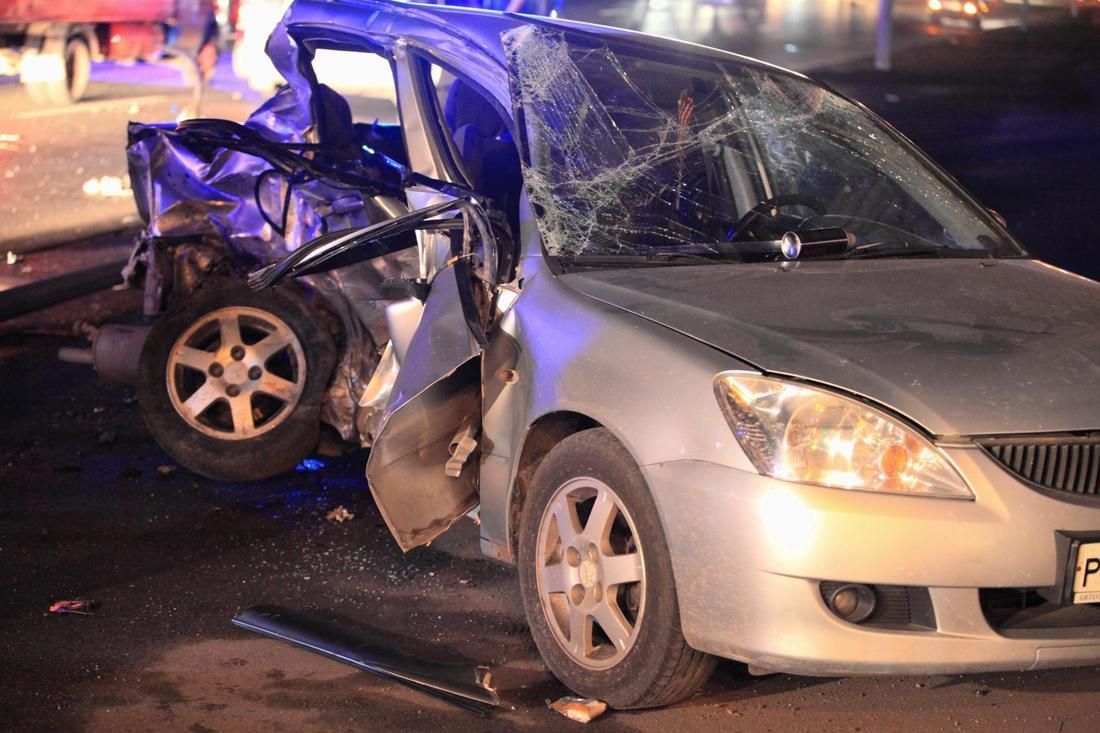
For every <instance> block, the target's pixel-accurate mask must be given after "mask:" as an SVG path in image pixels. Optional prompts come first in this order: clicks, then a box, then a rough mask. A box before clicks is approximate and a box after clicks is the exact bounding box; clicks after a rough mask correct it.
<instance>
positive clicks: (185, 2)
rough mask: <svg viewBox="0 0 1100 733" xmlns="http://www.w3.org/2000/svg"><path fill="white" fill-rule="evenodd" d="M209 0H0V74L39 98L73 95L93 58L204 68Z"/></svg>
mask: <svg viewBox="0 0 1100 733" xmlns="http://www.w3.org/2000/svg"><path fill="white" fill-rule="evenodd" d="M216 37H217V22H216V19H215V0H0V75H16V74H18V75H19V78H20V81H21V82H22V83H23V84H24V86H25V87H26V88H27V91H28V92H29V93H30V94H31V96H32V97H33V98H34V99H35V100H36V101H38V102H40V103H43V104H68V103H71V102H75V101H78V100H79V99H80V98H81V97H82V96H83V95H84V93H85V91H86V90H87V87H88V78H89V73H90V70H91V62H92V61H102V60H108V61H122V62H134V61H151V60H158V59H162V58H166V57H173V58H182V59H187V60H188V61H189V63H191V64H193V65H194V67H195V69H196V70H197V71H199V72H200V76H202V75H205V73H208V71H209V69H210V68H212V66H213V59H214V57H215V56H216V50H215V44H216Z"/></svg>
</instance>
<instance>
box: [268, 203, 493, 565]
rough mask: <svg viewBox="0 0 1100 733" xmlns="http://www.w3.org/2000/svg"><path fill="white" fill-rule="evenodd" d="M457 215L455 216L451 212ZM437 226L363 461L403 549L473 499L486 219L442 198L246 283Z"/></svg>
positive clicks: (488, 263) (422, 540)
mask: <svg viewBox="0 0 1100 733" xmlns="http://www.w3.org/2000/svg"><path fill="white" fill-rule="evenodd" d="M455 213H457V214H460V217H459V218H453V215H454V214H455ZM440 232H442V233H446V234H449V235H450V237H451V243H452V244H451V253H450V255H451V256H450V257H449V258H447V260H446V261H445V263H444V264H443V266H442V267H441V269H439V271H438V272H437V273H436V275H435V276H434V278H433V279H432V281H431V283H430V284H428V285H425V284H423V283H421V282H413V281H407V282H402V283H400V284H398V285H397V286H395V289H401V287H402V286H404V290H405V291H406V294H407V295H408V296H410V297H413V296H415V297H418V298H420V299H422V300H423V313H422V315H421V317H420V323H419V326H418V327H417V329H416V331H415V333H414V334H413V336H412V339H411V340H410V342H409V345H408V348H407V349H406V352H405V355H404V358H403V359H402V360H401V367H400V369H399V371H398V373H397V377H396V379H395V380H394V383H393V387H392V389H391V392H390V397H389V401H388V402H387V404H386V407H385V409H384V411H383V414H382V419H381V422H380V427H379V429H378V433H377V436H376V437H375V440H374V445H373V447H372V449H371V455H370V459H369V461H368V463H367V478H368V481H369V483H370V488H371V492H372V493H373V494H374V498H375V501H376V502H377V504H378V507H379V509H381V511H382V516H383V517H384V518H385V520H386V523H387V524H388V525H389V528H390V531H391V532H392V533H393V536H394V538H395V539H396V540H397V542H398V544H399V545H400V546H401V548H402V549H403V550H405V551H408V550H410V549H412V548H413V547H417V546H419V545H423V544H427V543H428V542H430V541H431V540H432V539H434V538H435V537H436V536H438V535H439V534H441V533H442V532H443V531H445V530H446V529H447V528H448V527H450V526H451V524H453V523H454V521H455V520H456V519H458V518H459V517H461V516H462V515H463V514H465V513H466V512H468V511H470V509H472V508H473V507H474V506H476V505H477V503H478V486H477V477H478V461H477V460H476V458H477V441H478V437H479V432H480V421H481V352H482V349H483V347H484V344H485V330H486V327H487V325H488V318H489V313H490V309H489V307H488V305H489V302H490V299H491V298H490V295H491V294H490V291H489V289H490V287H491V285H492V280H493V278H492V277H491V276H489V275H487V273H493V272H495V270H496V266H497V264H496V256H495V252H496V247H495V241H494V232H493V228H492V225H491V223H490V221H489V218H488V217H487V216H486V215H485V212H484V211H483V210H482V209H481V207H480V206H479V205H477V204H476V203H474V202H473V201H471V200H469V199H468V198H458V199H453V200H448V201H444V202H441V203H438V204H434V205H432V206H428V207H425V208H423V209H418V210H417V211H413V212H411V213H409V214H406V215H405V216H401V217H398V218H396V219H391V220H388V221H385V222H382V223H380V224H375V225H373V226H369V227H364V228H363V229H359V230H351V231H343V232H333V233H331V234H327V235H325V236H323V237H319V238H318V239H316V240H314V241H313V242H310V243H309V244H307V245H305V246H304V247H302V248H301V249H299V250H297V251H295V252H294V253H292V254H291V255H290V256H288V257H287V258H285V259H284V260H282V261H281V262H279V263H276V264H274V265H271V266H269V267H266V268H264V269H262V270H258V271H256V272H254V273H253V274H252V275H251V276H250V277H249V284H250V285H251V286H252V287H253V288H262V287H270V286H272V285H275V284H277V283H279V282H282V281H283V280H285V279H287V278H291V277H297V276H299V275H306V274H312V273H315V272H320V271H324V270H329V269H334V268H337V267H344V266H347V265H351V264H354V263H356V262H361V261H363V260H366V259H370V258H373V257H380V256H384V255H386V254H390V253H392V252H395V251H397V250H399V249H402V248H405V247H410V246H414V245H415V240H414V239H412V236H411V235H413V234H414V233H415V234H418V235H424V234H434V233H440Z"/></svg>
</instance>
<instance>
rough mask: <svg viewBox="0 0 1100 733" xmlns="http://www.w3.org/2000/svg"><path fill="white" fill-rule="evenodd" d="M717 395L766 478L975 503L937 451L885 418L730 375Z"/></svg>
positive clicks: (808, 391)
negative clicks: (940, 497)
mask: <svg viewBox="0 0 1100 733" xmlns="http://www.w3.org/2000/svg"><path fill="white" fill-rule="evenodd" d="M714 391H715V394H716V395H717V396H718V403H719V405H721V407H722V413H723V414H724V415H725V416H726V421H727V422H729V425H730V428H731V429H732V430H733V434H734V435H735V436H736V437H737V441H738V442H739V443H740V444H741V447H742V448H743V449H744V451H745V453H746V454H747V455H748V457H749V459H750V460H751V461H752V462H753V465H755V466H756V469H757V470H758V471H760V473H762V474H764V475H765V476H771V477H773V478H778V479H784V480H787V481H798V482H801V483H807V484H818V485H820V486H829V487H833V488H837V489H854V490H858V491H880V492H893V493H899V494H913V495H917V496H943V497H950V498H962V499H972V498H973V496H974V495H973V494H972V493H971V492H970V489H968V488H967V486H966V483H965V482H964V481H963V480H962V478H961V477H960V476H959V474H958V473H957V472H956V471H955V469H954V468H952V466H951V465H950V464H949V463H948V462H947V459H946V458H944V456H943V454H942V453H941V452H940V451H939V449H937V448H936V447H935V446H934V445H932V443H930V442H929V441H928V440H926V439H925V438H924V437H922V436H921V435H919V434H918V433H917V432H916V431H914V430H913V429H912V428H909V427H907V426H905V425H903V424H902V423H901V422H899V421H898V420H896V419H895V418H892V417H890V416H889V415H887V414H886V413H884V412H882V411H881V410H876V409H875V408H873V407H870V406H869V405H865V404H863V403H862V402H859V401H858V400H854V399H851V398H848V397H842V396H840V395H838V394H834V393H832V392H827V391H825V390H822V389H815V388H813V387H808V386H806V385H803V384H798V383H797V382H787V381H783V380H779V379H773V378H770V377H761V376H757V375H751V374H740V373H732V372H731V373H726V374H719V375H718V376H717V377H715V379H714Z"/></svg>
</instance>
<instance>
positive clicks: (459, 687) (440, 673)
mask: <svg viewBox="0 0 1100 733" xmlns="http://www.w3.org/2000/svg"><path fill="white" fill-rule="evenodd" d="M233 624H234V625H235V626H239V627H241V628H242V629H247V630H249V631H254V632H256V633H258V634H263V635H265V636H270V637H272V638H274V639H279V640H281V641H286V642H289V643H291V644H294V645H295V646H300V647H302V648H303V649H307V650H309V651H311V652H316V653H317V654H321V655H323V656H326V657H329V658H330V659H335V660H336V661H338V662H344V663H345V664H350V665H351V666H353V667H356V668H358V669H361V670H363V671H365V672H371V673H373V674H376V675H378V676H379V677H385V678H387V679H391V680H396V681H397V682H400V683H402V684H404V685H408V686H409V687H411V688H413V689H415V690H420V691H421V692H426V693H428V694H429V695H433V696H435V697H438V698H439V699H441V700H445V701H447V702H450V703H453V704H455V705H457V706H459V707H461V708H464V709H466V710H469V711H470V712H472V713H476V714H477V715H482V716H484V715H487V714H488V712H489V710H490V709H492V708H493V707H496V706H497V705H499V704H500V698H499V697H497V693H496V691H495V690H493V689H492V688H491V687H489V671H488V670H487V669H486V668H485V667H478V666H474V665H471V664H447V663H442V662H432V661H428V660H424V659H415V658H413V657H410V656H407V655H404V654H396V653H394V652H390V651H385V650H382V649H379V648H375V647H372V645H371V642H370V640H367V639H363V638H361V637H360V636H357V635H355V634H353V633H351V632H350V631H347V630H345V629H342V628H339V627H337V626H336V625H335V624H333V623H329V622H327V621H323V620H321V619H319V618H316V617H313V616H310V615H308V614H305V613H302V612H299V611H293V610H291V609H287V608H282V607H280V606H255V607H253V608H249V609H247V610H245V611H241V612H240V613H239V614H237V615H236V616H235V617H234V618H233Z"/></svg>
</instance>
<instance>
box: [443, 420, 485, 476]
mask: <svg viewBox="0 0 1100 733" xmlns="http://www.w3.org/2000/svg"><path fill="white" fill-rule="evenodd" d="M474 432H475V430H474V426H473V425H466V426H465V427H463V428H462V429H461V430H459V431H458V433H456V434H455V437H453V438H451V458H450V460H449V461H447V466H446V468H445V469H444V472H445V473H446V474H447V475H448V476H450V477H451V478H458V477H459V476H461V475H462V467H463V466H465V465H466V461H468V460H469V459H470V454H471V453H473V452H474V450H475V449H476V448H477V438H475V437H474Z"/></svg>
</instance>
